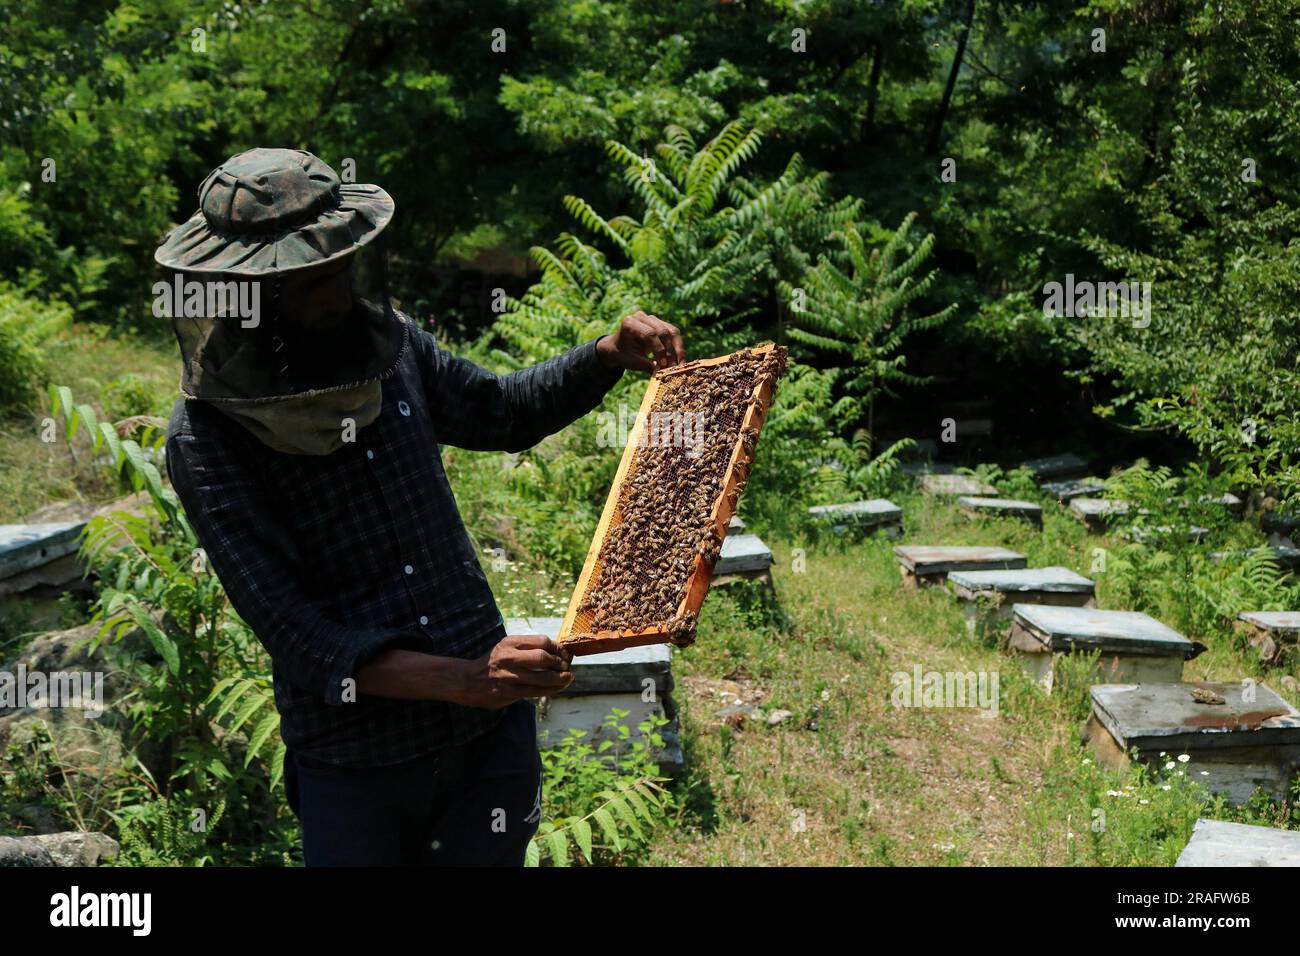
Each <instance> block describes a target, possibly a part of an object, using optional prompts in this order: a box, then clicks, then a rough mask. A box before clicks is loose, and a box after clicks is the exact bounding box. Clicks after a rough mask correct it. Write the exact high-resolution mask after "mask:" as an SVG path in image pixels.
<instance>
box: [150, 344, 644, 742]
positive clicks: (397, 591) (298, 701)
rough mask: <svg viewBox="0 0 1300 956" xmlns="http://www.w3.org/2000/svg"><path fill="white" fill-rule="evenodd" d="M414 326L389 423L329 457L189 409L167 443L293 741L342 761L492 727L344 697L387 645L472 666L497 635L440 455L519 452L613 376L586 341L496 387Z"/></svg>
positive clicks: (441, 709)
mask: <svg viewBox="0 0 1300 956" xmlns="http://www.w3.org/2000/svg"><path fill="white" fill-rule="evenodd" d="M405 321H408V331H409V333H410V345H409V347H408V348H407V350H406V353H405V355H404V356H403V357H402V360H401V362H400V364H399V367H398V370H397V372H396V374H394V375H392V376H391V377H389V378H387V379H385V380H384V382H383V408H382V410H381V412H380V414H379V417H378V418H377V419H376V420H375V421H374V422H373V423H371V424H370V425H368V426H366V427H365V428H362V429H359V430H358V431H357V433H356V440H355V441H354V442H351V443H349V444H345V445H344V446H343V447H342V448H341V449H339V450H338V451H336V452H334V453H332V454H329V455H290V454H284V453H280V452H276V451H273V450H271V449H270V448H268V447H266V446H264V445H262V444H261V443H260V442H259V441H257V439H255V438H254V437H253V436H252V434H251V433H250V432H248V431H247V430H245V429H244V427H243V426H242V425H240V424H239V423H238V422H236V421H234V420H233V419H231V418H229V417H227V416H226V415H225V414H223V413H222V412H220V411H218V410H217V409H215V408H213V407H211V406H210V405H207V404H205V403H203V402H201V401H196V400H187V399H182V400H181V401H179V402H177V403H176V407H175V409H174V410H173V412H172V418H171V423H170V425H169V427H168V433H167V463H168V469H169V472H170V476H171V480H172V484H173V486H174V487H175V489H176V493H177V494H178V495H179V496H180V499H181V502H182V503H183V504H184V505H185V510H186V514H187V515H188V516H189V519H190V522H191V523H192V524H193V526H194V529H195V531H196V533H197V534H198V538H199V543H200V544H202V546H203V548H204V550H205V551H206V552H207V554H208V560H209V561H210V562H211V565H212V567H213V569H214V570H215V571H216V573H217V575H218V577H219V578H220V579H221V582H222V584H223V585H225V589H226V593H227V595H228V596H229V598H230V603H231V604H232V605H233V606H234V608H235V610H236V611H238V612H239V614H240V616H241V617H242V618H243V619H244V620H245V621H246V622H247V623H248V624H249V625H250V626H251V627H252V629H253V632H254V633H255V634H256V635H257V637H258V639H259V640H260V641H261V642H262V644H263V645H264V646H265V647H266V649H267V651H268V652H269V653H270V655H271V662H272V670H273V674H274V685H275V700H276V707H277V709H278V710H279V711H280V731H281V736H282V737H283V739H284V742H285V743H286V744H287V745H288V746H289V748H290V749H291V750H293V751H295V752H296V753H299V754H302V755H304V756H306V757H310V758H314V759H317V760H321V761H324V762H326V763H330V764H334V765H336V766H347V767H365V766H382V765H388V764H394V763H399V762H402V761H406V760H412V759H414V758H416V757H419V756H422V755H424V754H427V753H429V752H431V751H434V750H438V749H440V748H443V747H447V746H455V745H459V744H463V743H465V742H467V741H469V740H471V739H473V738H474V737H477V736H478V735H480V734H482V733H484V732H485V731H487V730H488V729H490V728H491V727H492V726H494V725H495V723H496V721H497V719H498V718H499V717H500V711H495V710H484V709H479V708H472V707H462V706H458V705H455V704H450V703H446V702H443V701H405V700H392V699H387V698H380V697H374V696H369V695H357V694H355V693H352V694H345V688H346V687H347V686H349V685H346V684H345V683H344V682H345V681H346V680H347V679H348V678H351V677H353V676H354V675H355V674H356V671H357V668H358V666H359V665H361V664H362V663H364V662H365V661H366V660H367V659H369V658H371V657H373V656H374V655H375V654H376V653H377V652H378V651H380V650H381V649H383V648H388V647H402V648H408V649H411V650H417V651H423V652H426V653H429V654H436V655H439V656H444V657H460V658H474V657H479V656H481V655H483V654H485V653H487V652H488V651H489V650H490V649H491V648H492V646H493V645H494V644H496V643H497V641H499V640H500V639H501V638H502V637H503V636H504V634H505V627H504V624H503V622H502V620H501V613H500V612H499V611H498V610H497V607H496V602H495V601H494V600H493V597H492V592H491V590H490V589H489V587H488V582H487V578H486V576H485V575H484V574H483V570H482V568H480V567H479V563H478V559H477V558H476V556H475V554H474V549H473V547H472V545H471V544H470V540H469V535H468V534H467V533H466V531H465V526H464V524H463V523H462V522H461V518H460V514H459V512H458V511H457V509H456V502H455V499H454V498H453V497H452V491H451V486H450V485H449V484H448V482H447V475H446V473H445V472H444V470H443V467H442V457H441V455H440V453H439V449H438V446H439V444H448V445H456V446H459V447H462V448H470V449H477V450H504V451H520V450H523V449H525V448H528V447H530V446H532V445H534V444H536V443H537V442H538V441H540V440H541V439H542V438H544V437H545V436H547V435H549V434H551V433H553V432H555V431H558V430H559V429H561V428H563V427H564V426H566V425H568V424H569V423H571V422H573V421H575V420H576V419H578V418H579V417H581V416H582V415H584V414H586V413H587V412H589V411H591V410H592V409H593V408H595V407H596V406H597V405H598V404H599V403H600V400H601V398H602V397H603V396H604V395H605V393H606V392H607V391H609V389H610V388H611V387H612V386H613V385H614V383H615V382H616V381H618V378H619V376H620V375H621V371H620V370H615V371H611V370H609V369H606V368H605V367H604V366H602V365H601V364H600V362H599V359H598V358H597V357H596V347H595V342H594V341H593V342H588V343H586V344H585V345H580V346H578V347H576V348H574V349H571V350H569V351H568V352H565V353H564V354H562V355H559V356H556V357H555V358H552V359H548V360H547V361H545V362H542V363H540V364H538V365H535V366H533V367H531V368H527V369H523V370H522V371H518V372H514V373H512V374H510V375H505V376H497V375H494V374H492V373H490V372H488V371H486V370H484V369H482V368H480V367H478V366H477V365H475V364H473V363H472V362H469V361H466V360H464V359H459V358H456V357H454V356H452V355H450V354H449V353H448V352H446V351H445V350H444V349H442V348H441V347H439V345H438V344H437V342H436V341H435V340H434V338H433V336H431V335H429V334H428V333H427V332H423V331H419V330H417V329H415V327H414V326H413V325H411V324H410V323H409V320H405ZM346 697H352V698H355V699H354V700H352V701H351V702H348V701H346V700H345V698H346Z"/></svg>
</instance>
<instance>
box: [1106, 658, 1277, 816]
mask: <svg viewBox="0 0 1300 956" xmlns="http://www.w3.org/2000/svg"><path fill="white" fill-rule="evenodd" d="M1198 694H1199V695H1202V696H1204V695H1207V694H1208V695H1212V696H1213V697H1215V698H1217V699H1220V700H1222V703H1205V702H1202V701H1201V700H1198V698H1197V695H1198ZM1084 736H1085V739H1086V740H1087V741H1088V743H1089V744H1090V746H1092V748H1093V750H1094V751H1095V752H1096V754H1097V756H1098V758H1099V759H1100V760H1101V761H1102V762H1103V763H1105V764H1106V765H1108V766H1112V767H1123V766H1124V765H1125V764H1127V763H1128V761H1129V760H1130V759H1133V757H1131V756H1130V755H1133V756H1135V757H1136V759H1138V760H1140V761H1143V762H1144V763H1147V764H1160V765H1161V766H1163V765H1165V764H1166V763H1168V762H1170V761H1171V760H1174V758H1175V757H1177V756H1181V755H1183V754H1186V755H1187V756H1188V757H1189V758H1190V759H1189V760H1188V761H1187V762H1186V763H1185V764H1183V763H1180V762H1177V761H1175V765H1176V767H1177V769H1181V770H1183V772H1185V773H1187V774H1188V776H1189V778H1190V779H1191V780H1193V781H1194V782H1196V783H1199V784H1202V785H1203V786H1205V787H1206V788H1207V789H1208V790H1209V791H1210V792H1212V793H1217V794H1222V795H1224V796H1226V797H1227V798H1228V799H1229V800H1230V801H1231V802H1233V803H1234V804H1243V803H1245V802H1246V801H1247V800H1249V799H1250V797H1251V794H1252V793H1254V792H1255V790H1256V788H1260V789H1262V790H1263V791H1264V792H1265V793H1267V794H1268V795H1269V796H1271V797H1273V798H1274V799H1277V800H1282V799H1284V798H1285V796H1286V794H1287V790H1288V789H1289V786H1290V782H1291V780H1292V778H1293V777H1294V776H1295V774H1296V771H1297V770H1298V769H1300V711H1297V710H1296V708H1294V707H1292V706H1291V705H1290V704H1288V703H1287V702H1286V701H1285V700H1283V699H1282V698H1281V697H1279V696H1278V695H1277V694H1275V693H1274V692H1273V691H1272V690H1270V689H1269V688H1268V687H1266V686H1265V685H1263V684H1259V683H1256V682H1255V681H1250V680H1245V681H1241V682H1240V683H1208V682H1207V683H1195V684H1190V683H1151V684H1098V685H1097V686H1095V687H1093V688H1092V716H1091V717H1089V718H1088V724H1087V727H1086V728H1085V730H1084ZM1161 754H1164V755H1165V756H1163V757H1162V756H1161Z"/></svg>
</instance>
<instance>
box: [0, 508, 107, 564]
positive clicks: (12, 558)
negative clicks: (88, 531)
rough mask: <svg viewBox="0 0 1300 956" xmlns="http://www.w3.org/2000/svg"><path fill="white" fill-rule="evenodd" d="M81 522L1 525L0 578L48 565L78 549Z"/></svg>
mask: <svg viewBox="0 0 1300 956" xmlns="http://www.w3.org/2000/svg"><path fill="white" fill-rule="evenodd" d="M85 526H86V522H84V521H50V522H41V523H38V524H0V578H8V577H12V576H13V575H15V574H21V573H22V572H23V571H30V570H31V569H32V568H36V567H40V566H41V565H43V564H48V563H49V562H50V561H54V560H56V559H57V558H61V557H63V556H64V555H66V554H71V553H72V552H74V551H76V550H77V547H78V545H79V543H80V542H79V540H78V539H79V538H80V535H81V530H82V529H83V528H84V527H85Z"/></svg>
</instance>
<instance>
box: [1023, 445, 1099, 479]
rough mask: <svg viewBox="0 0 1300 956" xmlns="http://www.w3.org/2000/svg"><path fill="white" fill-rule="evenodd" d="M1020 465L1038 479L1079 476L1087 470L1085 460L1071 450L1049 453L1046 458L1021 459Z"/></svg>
mask: <svg viewBox="0 0 1300 956" xmlns="http://www.w3.org/2000/svg"><path fill="white" fill-rule="evenodd" d="M1020 467H1021V468H1028V469H1029V470H1030V472H1032V473H1033V476H1034V477H1035V478H1037V479H1038V480H1039V481H1055V480H1060V479H1063V478H1079V477H1082V476H1083V475H1085V474H1087V472H1088V465H1087V462H1085V461H1084V460H1083V459H1082V458H1080V457H1079V456H1078V455H1076V454H1074V453H1073V452H1066V453H1065V454H1062V455H1050V456H1048V457H1046V458H1031V459H1029V460H1028V461H1022V462H1021V463H1020Z"/></svg>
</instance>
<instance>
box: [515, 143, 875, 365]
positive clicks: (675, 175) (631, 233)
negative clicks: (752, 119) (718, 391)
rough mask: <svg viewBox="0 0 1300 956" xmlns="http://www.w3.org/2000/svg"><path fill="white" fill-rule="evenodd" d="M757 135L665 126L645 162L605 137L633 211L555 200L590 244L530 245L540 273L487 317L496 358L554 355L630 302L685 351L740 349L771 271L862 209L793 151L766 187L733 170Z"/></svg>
mask: <svg viewBox="0 0 1300 956" xmlns="http://www.w3.org/2000/svg"><path fill="white" fill-rule="evenodd" d="M760 142H761V137H760V135H759V133H758V132H757V131H756V130H746V129H745V128H744V127H743V126H741V125H740V124H739V123H735V122H732V123H729V124H727V125H726V126H725V127H724V128H723V129H722V130H721V131H720V132H719V133H718V134H717V135H716V136H715V137H713V139H711V140H709V141H708V142H707V143H705V144H704V145H703V146H698V145H697V144H696V142H695V140H694V138H693V137H692V136H691V135H690V133H688V132H687V131H686V130H684V129H682V128H681V127H677V126H669V127H668V128H667V129H666V131H665V142H662V143H660V144H659V145H658V146H657V147H656V148H655V155H654V157H653V158H651V157H644V156H641V155H639V154H638V153H637V152H636V151H635V150H633V149H631V148H629V147H627V146H625V145H623V144H621V143H616V142H610V143H608V144H607V145H606V150H607V152H608V154H609V157H610V159H611V160H613V161H614V162H615V163H617V164H618V165H619V166H621V167H622V176H623V181H624V183H625V185H626V187H627V189H628V191H629V192H630V193H631V194H632V195H633V197H634V198H635V201H636V203H637V206H638V207H639V208H638V210H637V211H636V212H628V213H620V214H618V215H613V216H606V215H602V214H601V213H599V212H598V211H597V210H596V209H595V208H594V207H593V206H592V205H591V204H590V203H588V202H587V201H586V200H584V199H581V198H580V197H577V196H566V197H565V199H564V205H565V208H566V210H568V212H569V213H570V214H571V215H572V216H573V217H574V218H575V219H576V220H577V221H578V223H579V224H581V225H582V226H583V227H584V229H585V230H586V231H587V233H589V234H590V236H591V237H592V238H591V241H590V242H588V241H584V240H583V239H581V238H579V237H578V236H576V235H574V234H571V233H564V234H562V235H561V236H560V238H559V240H558V241H557V243H556V251H554V252H552V251H550V250H548V249H542V248H535V249H533V250H532V254H533V257H534V259H536V261H537V262H538V264H539V265H540V266H541V268H542V278H541V280H540V281H539V282H538V283H537V284H536V285H534V286H533V287H532V288H531V289H529V290H528V292H527V293H525V295H524V296H523V297H522V298H521V299H519V300H512V301H510V302H509V305H508V310H507V312H506V314H505V315H503V316H502V317H501V319H500V320H499V321H498V323H497V331H498V332H499V333H500V335H501V337H502V338H503V339H504V340H505V341H506V343H507V344H508V345H510V346H511V347H512V348H513V350H514V352H515V353H516V354H515V355H514V356H513V357H511V356H505V355H502V356H501V358H502V360H503V361H527V360H531V359H537V358H542V357H544V356H547V355H550V354H553V353H554V352H555V350H556V349H557V348H559V347H567V346H571V345H575V344H577V343H578V342H580V341H583V340H584V339H586V338H590V337H591V336H593V335H595V334H597V333H599V332H606V331H609V329H610V328H611V327H612V326H613V324H614V323H615V322H617V321H618V320H619V319H620V318H621V317H622V316H624V315H626V314H627V313H628V312H631V311H634V310H636V309H645V310H646V311H648V312H653V313H655V314H657V315H659V316H661V317H663V318H665V319H667V320H669V321H671V322H673V323H675V324H677V325H678V326H681V327H682V328H683V329H686V330H688V332H689V333H691V334H693V335H694V344H693V345H692V347H693V348H694V349H695V350H696V351H706V352H707V351H724V350H728V349H729V348H733V347H740V346H741V345H744V344H751V343H752V340H753V334H752V332H751V331H750V330H748V329H737V326H738V323H740V322H741V321H742V320H744V319H747V318H750V317H751V316H754V315H756V314H758V312H759V310H760V309H761V308H762V307H763V305H764V303H765V302H766V301H767V300H768V299H769V298H770V294H771V293H772V292H774V291H775V285H774V283H775V282H776V281H777V280H778V279H779V278H782V277H784V278H792V277H794V276H796V275H799V274H800V273H801V272H802V271H803V269H804V268H805V267H806V265H807V262H808V261H809V257H810V255H812V254H813V253H814V252H816V251H820V249H822V248H823V247H824V246H825V244H826V242H827V237H828V236H829V235H830V233H831V232H832V231H833V230H834V229H836V228H840V227H842V226H844V225H847V224H848V223H849V222H850V221H851V220H852V219H853V217H854V216H856V215H857V214H858V212H859V209H860V205H861V204H860V202H859V201H858V200H854V199H843V200H838V201H835V202H831V201H829V200H828V199H827V196H826V193H827V178H826V176H825V175H824V174H822V175H809V174H808V172H807V171H806V169H805V167H804V164H803V160H802V159H801V158H800V157H799V156H798V155H797V154H796V155H794V156H792V157H791V159H790V161H789V162H788V163H787V165H786V168H785V170H784V171H783V172H782V174H781V175H780V176H779V177H777V179H775V180H773V181H772V182H768V183H758V182H752V181H750V180H748V179H746V178H744V177H742V176H740V175H739V170H740V168H741V166H742V165H744V163H745V162H747V161H748V160H750V159H752V158H753V156H754V155H755V154H756V153H757V151H758V149H759V145H760ZM602 246H603V247H604V248H602ZM727 329H731V332H730V334H728V333H727V331H726V330H727ZM702 336H703V337H704V338H701V337H702Z"/></svg>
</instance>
